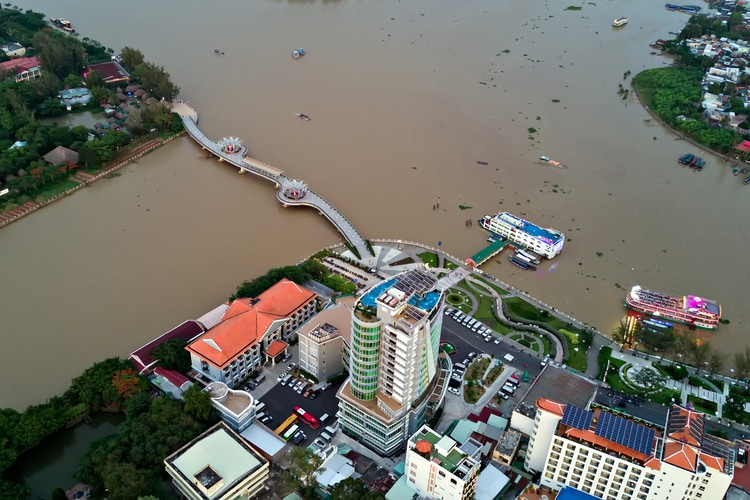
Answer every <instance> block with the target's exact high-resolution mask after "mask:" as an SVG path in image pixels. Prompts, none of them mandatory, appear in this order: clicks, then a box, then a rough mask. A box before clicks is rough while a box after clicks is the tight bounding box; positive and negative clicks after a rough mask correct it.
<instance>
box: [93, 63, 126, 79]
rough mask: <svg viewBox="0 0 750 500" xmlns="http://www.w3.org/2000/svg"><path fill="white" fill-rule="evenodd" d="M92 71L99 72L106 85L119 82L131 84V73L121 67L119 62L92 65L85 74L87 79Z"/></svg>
mask: <svg viewBox="0 0 750 500" xmlns="http://www.w3.org/2000/svg"><path fill="white" fill-rule="evenodd" d="M92 71H97V72H99V74H100V75H102V78H103V79H104V81H105V82H106V83H117V82H129V81H130V73H128V72H127V71H125V68H123V67H122V66H120V63H118V62H117V61H108V62H103V63H98V64H90V65H89V67H88V69H86V72H85V73H84V74H83V76H84V77H85V78H87V77H88V74H89V73H91V72H92Z"/></svg>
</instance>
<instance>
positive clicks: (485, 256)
mask: <svg viewBox="0 0 750 500" xmlns="http://www.w3.org/2000/svg"><path fill="white" fill-rule="evenodd" d="M508 244H509V243H508V241H496V242H494V243H492V244H491V245H490V246H488V247H486V248H484V249H482V250H480V251H478V252H477V253H475V254H474V255H472V256H471V258H470V259H467V260H466V262H467V263H468V264H470V265H472V266H474V267H479V266H481V265H482V264H484V263H485V262H487V261H488V260H490V259H491V258H492V257H494V256H495V255H497V254H499V253H500V252H501V251H502V249H503V248H505V247H506V246H508Z"/></svg>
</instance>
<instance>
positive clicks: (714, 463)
mask: <svg viewBox="0 0 750 500" xmlns="http://www.w3.org/2000/svg"><path fill="white" fill-rule="evenodd" d="M699 456H700V458H701V461H702V462H703V463H704V464H706V467H711V468H712V469H715V470H718V471H720V472H724V459H723V458H718V457H715V456H713V455H709V454H708V453H703V452H701V453H700V454H699Z"/></svg>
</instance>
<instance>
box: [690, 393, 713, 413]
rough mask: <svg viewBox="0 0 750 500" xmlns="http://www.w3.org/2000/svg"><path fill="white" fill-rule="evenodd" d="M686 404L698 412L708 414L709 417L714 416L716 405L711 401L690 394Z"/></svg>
mask: <svg viewBox="0 0 750 500" xmlns="http://www.w3.org/2000/svg"><path fill="white" fill-rule="evenodd" d="M688 402H689V403H690V404H692V405H693V407H694V408H695V409H696V410H698V411H702V412H703V413H708V414H709V415H716V403H714V402H713V401H708V400H707V399H703V398H699V397H698V396H693V395H692V394H690V395H689V396H688Z"/></svg>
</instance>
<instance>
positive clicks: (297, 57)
mask: <svg viewBox="0 0 750 500" xmlns="http://www.w3.org/2000/svg"><path fill="white" fill-rule="evenodd" d="M301 55H302V54H300V53H299V50H293V51H292V58H293V59H299V58H300V56H301Z"/></svg>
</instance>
